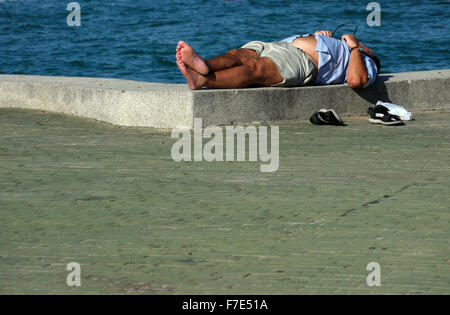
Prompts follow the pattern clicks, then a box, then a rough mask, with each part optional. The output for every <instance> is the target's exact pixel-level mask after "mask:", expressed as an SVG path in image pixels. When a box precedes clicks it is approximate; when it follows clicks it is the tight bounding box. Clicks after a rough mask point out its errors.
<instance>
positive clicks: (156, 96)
mask: <svg viewBox="0 0 450 315" xmlns="http://www.w3.org/2000/svg"><path fill="white" fill-rule="evenodd" d="M378 100H381V101H387V102H392V103H395V104H399V105H402V106H404V107H406V108H407V109H408V110H410V111H412V112H414V111H417V110H432V109H438V108H450V69H445V70H435V71H424V72H408V73H396V74H386V75H382V76H380V77H379V78H378V79H377V82H376V83H375V84H374V85H373V86H372V87H370V88H369V89H362V90H352V89H351V88H349V87H348V86H345V85H333V86H320V87H319V86H312V87H301V88H252V89H230V90H212V89H205V90H201V91H190V90H189V89H188V88H187V86H186V85H184V84H159V83H148V82H137V81H126V80H116V79H96V78H66V77H40V76H22V75H0V108H1V107H17V108H29V109H42V110H48V111H54V112H61V113H66V114H73V115H77V116H82V117H88V118H94V119H97V120H101V121H105V122H109V123H112V124H115V125H122V126H147V127H155V128H173V127H176V126H180V125H183V126H192V124H193V119H194V118H203V123H204V125H212V124H216V125H223V124H231V123H237V122H253V121H280V120H305V119H308V118H309V117H310V115H311V114H312V113H313V112H314V111H317V110H318V109H320V108H334V109H335V110H337V111H338V112H339V113H341V114H343V115H361V114H365V113H366V111H367V107H369V106H371V105H373V104H375V103H376V102H377V101H378Z"/></svg>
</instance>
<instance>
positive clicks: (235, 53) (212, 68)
mask: <svg viewBox="0 0 450 315" xmlns="http://www.w3.org/2000/svg"><path fill="white" fill-rule="evenodd" d="M180 58H181V60H182V61H183V62H184V63H185V64H186V66H188V67H190V68H192V69H193V70H195V71H196V72H198V73H200V74H202V75H207V74H209V73H212V72H216V71H219V70H223V69H228V68H232V67H236V66H240V65H243V64H245V63H247V62H248V61H250V60H251V59H258V58H259V56H258V53H257V52H256V51H253V50H250V49H232V50H230V51H229V52H228V53H226V54H225V55H222V56H218V57H214V58H212V59H209V60H204V59H203V58H201V57H200V56H199V55H198V54H197V53H196V52H195V51H194V49H193V48H192V47H191V46H189V45H188V44H187V43H186V42H183V41H180V42H179V43H178V46H177V59H180Z"/></svg>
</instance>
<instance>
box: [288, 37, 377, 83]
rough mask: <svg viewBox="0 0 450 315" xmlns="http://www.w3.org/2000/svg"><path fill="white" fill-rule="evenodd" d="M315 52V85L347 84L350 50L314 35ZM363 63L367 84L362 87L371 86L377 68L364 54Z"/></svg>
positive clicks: (345, 46)
mask: <svg viewBox="0 0 450 315" xmlns="http://www.w3.org/2000/svg"><path fill="white" fill-rule="evenodd" d="M308 35H310V34H305V35H294V36H291V37H288V38H285V39H283V40H282V41H283V42H288V43H290V44H292V42H293V41H294V40H295V39H296V38H297V37H304V36H308ZM316 39H317V46H316V51H317V52H318V53H319V69H318V73H317V79H316V82H315V83H314V84H315V85H326V84H341V83H346V82H347V69H348V64H349V62H350V48H349V47H348V45H347V43H345V42H344V41H342V40H338V39H335V38H332V37H328V36H322V35H319V34H318V35H316ZM362 57H363V62H364V65H365V67H366V70H367V76H368V82H367V84H366V85H365V86H364V87H365V88H366V87H369V86H371V85H372V84H373V83H374V82H375V80H376V78H377V66H376V64H375V62H374V61H373V60H372V59H371V58H370V57H368V56H367V55H366V54H364V53H363V54H362Z"/></svg>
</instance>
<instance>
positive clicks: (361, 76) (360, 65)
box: [342, 34, 368, 89]
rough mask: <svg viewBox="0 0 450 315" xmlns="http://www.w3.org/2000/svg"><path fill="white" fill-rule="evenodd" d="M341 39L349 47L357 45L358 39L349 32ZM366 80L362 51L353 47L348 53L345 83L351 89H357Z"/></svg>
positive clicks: (364, 83) (365, 82)
mask: <svg viewBox="0 0 450 315" xmlns="http://www.w3.org/2000/svg"><path fill="white" fill-rule="evenodd" d="M342 40H343V41H345V42H346V43H347V45H348V47H350V49H352V48H354V47H358V46H359V43H358V40H357V39H356V37H355V36H353V35H351V34H345V35H343V36H342ZM367 82H368V75H367V70H366V67H365V66H364V62H363V59H362V53H361V52H360V51H359V50H358V49H353V50H352V51H351V53H350V63H349V65H348V70H347V84H348V85H349V86H350V87H351V88H352V89H358V88H361V87H363V86H365V85H366V84H367Z"/></svg>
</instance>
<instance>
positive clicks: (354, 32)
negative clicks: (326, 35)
mask: <svg viewBox="0 0 450 315" xmlns="http://www.w3.org/2000/svg"><path fill="white" fill-rule="evenodd" d="M343 26H345V24H341V25H339V26H338V27H336V29H335V30H334V32H333V33H331V35H332V36H333V37H334V33H336V31H337V30H338V29H340V28H341V27H343ZM358 27H359V25H356V27H355V30H354V31H353V35H355V34H356V32H357V31H358Z"/></svg>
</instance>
